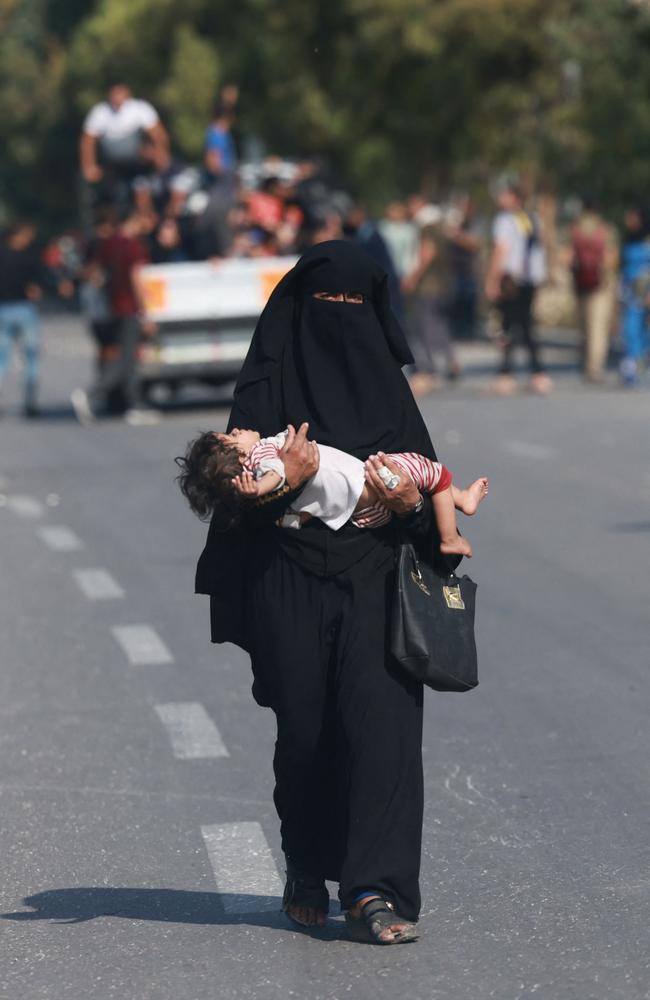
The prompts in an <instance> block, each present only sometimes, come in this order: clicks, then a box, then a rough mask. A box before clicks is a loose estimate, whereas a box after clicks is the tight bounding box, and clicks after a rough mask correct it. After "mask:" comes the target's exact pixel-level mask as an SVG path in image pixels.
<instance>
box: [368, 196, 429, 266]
mask: <svg viewBox="0 0 650 1000" xmlns="http://www.w3.org/2000/svg"><path fill="white" fill-rule="evenodd" d="M377 229H378V230H379V232H380V233H381V235H382V237H383V239H384V242H385V244H386V246H387V247H388V250H389V253H390V255H391V258H392V260H393V264H394V266H395V270H396V271H397V276H398V278H399V280H400V281H402V279H403V278H405V277H406V275H407V274H409V273H410V272H411V271H412V270H413V269H414V267H415V265H416V262H417V256H418V246H419V242H420V240H419V231H418V227H417V225H416V224H415V222H413V220H412V219H410V218H409V214H408V209H407V207H406V205H405V204H404V202H403V201H391V202H390V204H388V205H387V206H386V209H385V212H384V217H383V218H382V219H380V220H379V222H378V223H377Z"/></svg>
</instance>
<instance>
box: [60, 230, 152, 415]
mask: <svg viewBox="0 0 650 1000" xmlns="http://www.w3.org/2000/svg"><path fill="white" fill-rule="evenodd" d="M148 262H149V258H148V254H147V250H146V247H145V245H144V243H143V242H142V240H141V238H140V224H139V221H138V216H137V215H136V214H131V215H129V216H127V217H126V218H125V219H124V221H123V223H122V224H121V225H120V226H119V228H118V229H117V231H116V232H114V233H112V234H111V235H109V236H107V237H105V238H104V239H100V240H98V242H97V245H96V247H95V251H94V254H93V258H92V260H91V262H90V266H91V267H95V268H97V269H99V270H101V271H103V273H104V275H105V277H106V283H107V290H108V298H109V305H110V311H111V314H112V316H113V317H114V319H115V340H116V347H117V350H116V351H115V352H114V354H113V355H112V356H111V357H110V358H109V359H107V361H106V363H105V364H104V366H103V367H102V369H101V371H100V373H99V375H98V377H97V380H96V382H95V384H94V385H93V386H92V387H91V389H90V390H89V391H88V392H85V391H84V390H83V389H75V390H74V392H73V393H72V395H71V397H70V400H71V402H72V406H73V408H74V411H75V415H76V417H77V419H78V420H79V422H80V423H83V424H90V423H93V422H94V421H95V419H96V416H97V413H98V412H99V411H100V410H103V409H105V408H106V405H107V400H108V397H109V395H110V394H111V393H112V392H114V391H115V390H116V389H118V388H119V389H121V392H122V394H123V397H124V402H125V407H126V414H125V419H126V421H127V423H134V424H136V423H153V422H154V421H155V417H154V414H153V413H152V412H150V411H146V410H142V409H141V408H140V407H139V405H138V404H139V402H140V394H139V384H138V369H137V365H138V345H139V343H140V336H141V334H145V335H146V336H151V335H152V334H153V333H154V332H155V326H154V325H153V324H151V323H150V322H148V321H146V320H142V319H141V314H142V312H143V301H142V293H141V290H140V282H139V272H140V269H141V267H142V266H143V265H144V264H147V263H148Z"/></svg>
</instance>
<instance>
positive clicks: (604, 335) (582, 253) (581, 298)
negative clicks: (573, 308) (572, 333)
mask: <svg viewBox="0 0 650 1000" xmlns="http://www.w3.org/2000/svg"><path fill="white" fill-rule="evenodd" d="M570 235H571V270H572V273H573V287H574V290H575V294H576V300H577V305H578V321H579V325H580V333H581V337H582V358H583V361H582V368H583V373H584V376H585V379H586V380H587V381H589V382H602V380H603V372H604V369H605V365H606V363H607V354H608V350H609V339H610V333H611V329H612V322H613V318H614V306H615V301H616V271H617V267H618V248H617V243H616V237H615V235H614V231H613V229H612V228H611V227H610V226H608V225H607V223H606V222H605V220H604V219H603V218H602V216H601V215H600V214H599V212H598V211H597V208H596V206H595V204H594V203H593V202H592V201H591V199H588V198H585V199H584V200H583V203H582V211H581V212H580V215H579V216H578V218H577V219H576V221H575V223H574V224H573V226H572V227H571V234H570Z"/></svg>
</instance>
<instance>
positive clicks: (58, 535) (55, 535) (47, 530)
mask: <svg viewBox="0 0 650 1000" xmlns="http://www.w3.org/2000/svg"><path fill="white" fill-rule="evenodd" d="M38 536H39V538H41V539H42V540H43V541H44V542H45V544H46V545H47V546H48V548H50V549H52V550H53V551H54V552H76V551H78V550H79V549H82V548H83V542H82V541H81V539H80V538H79V537H78V536H77V535H75V533H74V531H73V530H72V528H66V527H65V526H64V525H62V524H48V525H46V526H45V527H43V528H39V529H38Z"/></svg>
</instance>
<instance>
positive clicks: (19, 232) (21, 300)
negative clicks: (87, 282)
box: [0, 222, 47, 417]
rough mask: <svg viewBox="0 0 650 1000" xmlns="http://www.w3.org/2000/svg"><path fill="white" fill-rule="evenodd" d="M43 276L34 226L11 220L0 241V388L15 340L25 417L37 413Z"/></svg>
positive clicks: (43, 267)
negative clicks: (20, 358)
mask: <svg viewBox="0 0 650 1000" xmlns="http://www.w3.org/2000/svg"><path fill="white" fill-rule="evenodd" d="M46 276H47V272H46V268H45V265H44V264H43V262H42V260H41V256H40V253H39V249H38V245H37V240H36V227H35V226H34V225H32V223H30V222H16V223H14V224H13V225H12V226H10V227H9V228H8V229H7V230H6V232H5V234H4V237H3V239H2V241H1V242H0V391H1V388H2V382H3V379H4V377H5V375H6V373H7V369H8V367H9V362H10V360H11V354H12V349H13V347H14V344H15V343H16V342H19V343H20V346H21V348H22V353H23V361H24V368H23V372H24V396H23V399H24V409H23V412H24V415H25V416H26V417H35V416H37V414H38V404H37V398H38V382H39V353H40V344H41V328H40V320H39V315H38V307H37V303H38V302H39V301H40V300H41V298H42V297H43V289H44V286H45V284H46ZM0 406H1V397H0Z"/></svg>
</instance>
